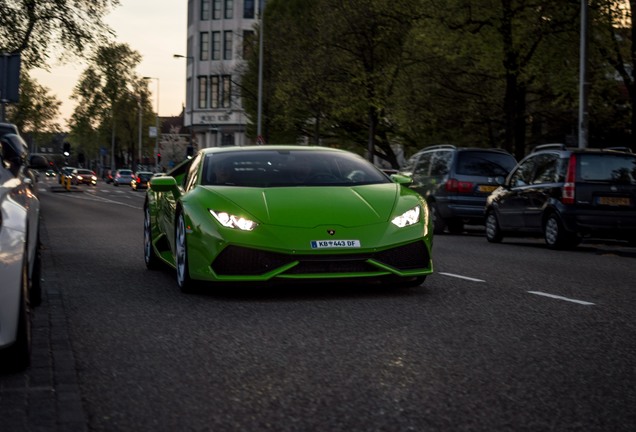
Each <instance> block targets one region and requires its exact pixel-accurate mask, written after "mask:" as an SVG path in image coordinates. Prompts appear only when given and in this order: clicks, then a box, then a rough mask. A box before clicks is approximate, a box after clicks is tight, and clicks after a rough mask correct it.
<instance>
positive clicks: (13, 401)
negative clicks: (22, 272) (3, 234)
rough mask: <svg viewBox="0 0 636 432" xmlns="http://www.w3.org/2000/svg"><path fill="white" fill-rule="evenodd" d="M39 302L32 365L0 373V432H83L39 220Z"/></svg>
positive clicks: (68, 347) (60, 300)
mask: <svg viewBox="0 0 636 432" xmlns="http://www.w3.org/2000/svg"><path fill="white" fill-rule="evenodd" d="M40 236H41V239H42V245H43V249H42V275H43V277H44V280H43V281H42V304H41V305H40V306H38V307H37V308H35V311H34V316H33V329H32V331H33V333H32V335H33V349H32V356H31V366H30V367H29V368H28V369H27V370H26V371H25V372H22V373H16V374H0V431H2V432H5V431H6V432H39V431H42V432H49V431H55V432H85V431H87V430H88V426H87V419H86V414H85V413H84V407H83V405H82V400H81V395H80V391H79V384H78V381H77V371H76V368H75V357H74V355H73V350H72V348H71V343H70V340H69V336H68V328H67V323H66V313H65V312H64V303H63V298H62V294H61V292H60V289H59V287H60V283H59V279H58V275H57V271H56V269H55V263H54V257H52V256H51V255H50V254H49V252H48V250H47V245H48V244H49V238H48V232H47V230H46V225H45V224H44V221H42V226H41V231H40Z"/></svg>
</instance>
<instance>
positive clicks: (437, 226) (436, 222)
mask: <svg viewBox="0 0 636 432" xmlns="http://www.w3.org/2000/svg"><path fill="white" fill-rule="evenodd" d="M428 207H429V209H430V211H431V219H432V220H433V233H434V234H444V230H445V229H446V222H444V219H442V218H441V216H440V215H439V211H438V209H437V204H435V203H429V204H428Z"/></svg>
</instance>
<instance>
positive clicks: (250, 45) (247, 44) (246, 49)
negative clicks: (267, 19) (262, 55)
mask: <svg viewBox="0 0 636 432" xmlns="http://www.w3.org/2000/svg"><path fill="white" fill-rule="evenodd" d="M255 37H256V34H255V32H254V31H253V30H243V58H244V59H246V58H249V56H250V54H251V53H252V51H253V50H254V38H255Z"/></svg>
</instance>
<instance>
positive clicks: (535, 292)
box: [528, 291, 594, 306]
mask: <svg viewBox="0 0 636 432" xmlns="http://www.w3.org/2000/svg"><path fill="white" fill-rule="evenodd" d="M528 292H529V293H530V294H535V295H540V296H544V297H550V298H553V299H558V300H564V301H569V302H572V303H578V304H581V305H584V306H593V305H594V303H590V302H586V301H583V300H576V299H571V298H567V297H561V296H558V295H554V294H548V293H544V292H541V291H528Z"/></svg>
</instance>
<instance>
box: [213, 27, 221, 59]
mask: <svg viewBox="0 0 636 432" xmlns="http://www.w3.org/2000/svg"><path fill="white" fill-rule="evenodd" d="M212 60H221V32H218V31H215V32H212Z"/></svg>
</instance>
